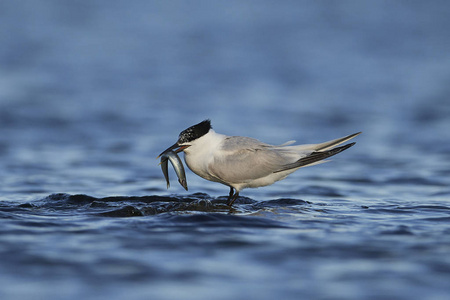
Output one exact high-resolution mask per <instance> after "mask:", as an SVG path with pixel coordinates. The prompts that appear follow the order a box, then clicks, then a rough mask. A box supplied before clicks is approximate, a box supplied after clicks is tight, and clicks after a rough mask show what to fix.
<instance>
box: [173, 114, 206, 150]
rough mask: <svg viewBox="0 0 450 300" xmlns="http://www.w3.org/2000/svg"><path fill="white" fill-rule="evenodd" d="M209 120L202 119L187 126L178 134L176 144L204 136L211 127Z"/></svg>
mask: <svg viewBox="0 0 450 300" xmlns="http://www.w3.org/2000/svg"><path fill="white" fill-rule="evenodd" d="M211 128H212V127H211V120H209V119H208V120H204V121H202V122H200V123H198V124H196V125H193V126H191V127H189V128H188V129H185V130H183V131H182V132H181V133H180V135H179V136H178V142H177V143H178V144H179V145H180V144H183V143H187V142H191V141H193V140H196V139H198V138H199V137H202V136H204V135H205V134H207V133H208V131H209V130H210V129H211Z"/></svg>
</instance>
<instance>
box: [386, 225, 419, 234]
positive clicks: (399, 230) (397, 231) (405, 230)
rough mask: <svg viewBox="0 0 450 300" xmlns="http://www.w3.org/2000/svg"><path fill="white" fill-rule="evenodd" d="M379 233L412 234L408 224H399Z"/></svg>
mask: <svg viewBox="0 0 450 300" xmlns="http://www.w3.org/2000/svg"><path fill="white" fill-rule="evenodd" d="M380 234H381V235H414V233H413V232H412V231H411V229H410V228H409V227H408V226H405V225H400V226H398V227H396V228H394V229H390V230H383V231H381V232H380Z"/></svg>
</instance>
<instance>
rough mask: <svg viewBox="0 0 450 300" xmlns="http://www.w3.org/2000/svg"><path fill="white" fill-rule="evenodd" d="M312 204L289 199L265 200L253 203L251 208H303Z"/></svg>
mask: <svg viewBox="0 0 450 300" xmlns="http://www.w3.org/2000/svg"><path fill="white" fill-rule="evenodd" d="M309 204H312V203H311V202H309V201H305V200H299V199H290V198H280V199H275V200H267V201H261V202H258V203H255V204H254V205H253V207H255V208H264V207H280V206H282V207H286V206H305V205H309Z"/></svg>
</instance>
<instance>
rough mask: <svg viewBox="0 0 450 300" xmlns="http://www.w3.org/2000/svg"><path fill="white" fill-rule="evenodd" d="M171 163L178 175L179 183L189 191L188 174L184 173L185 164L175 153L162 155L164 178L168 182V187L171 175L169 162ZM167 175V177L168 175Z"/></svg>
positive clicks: (169, 152) (170, 152)
mask: <svg viewBox="0 0 450 300" xmlns="http://www.w3.org/2000/svg"><path fill="white" fill-rule="evenodd" d="M168 160H169V161H170V163H171V164H172V166H173V168H174V170H175V173H177V176H178V182H179V183H180V184H181V186H182V187H183V188H184V189H185V190H186V191H187V190H188V186H187V181H186V173H185V171H184V166H183V162H182V161H181V159H180V157H179V156H178V155H177V154H176V153H175V152H173V151H167V152H166V153H164V154H162V155H161V169H162V171H163V173H164V177H165V178H166V181H167V187H169V186H170V185H169V174H168V172H167V168H168V167H167V161H168ZM166 174H167V175H166Z"/></svg>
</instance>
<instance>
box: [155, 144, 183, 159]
mask: <svg viewBox="0 0 450 300" xmlns="http://www.w3.org/2000/svg"><path fill="white" fill-rule="evenodd" d="M187 147H189V145H184V146H180V145H178V142H176V143H175V144H173V145H172V146H170V147H169V148H167V149H166V150H164V151H163V152H161V154H160V155H158V157H157V159H158V158H159V157H160V156H161V155H163V154H165V153H167V152H169V151H172V150H173V149H176V148H178V149H177V150H175V153H178V152H181V151H183V150H184V149H186V148H187Z"/></svg>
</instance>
